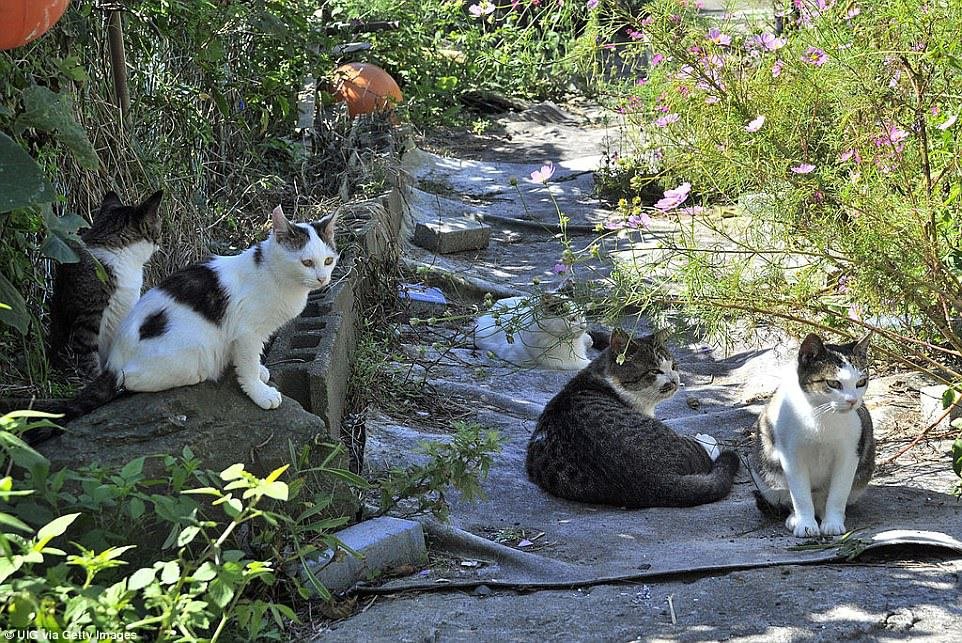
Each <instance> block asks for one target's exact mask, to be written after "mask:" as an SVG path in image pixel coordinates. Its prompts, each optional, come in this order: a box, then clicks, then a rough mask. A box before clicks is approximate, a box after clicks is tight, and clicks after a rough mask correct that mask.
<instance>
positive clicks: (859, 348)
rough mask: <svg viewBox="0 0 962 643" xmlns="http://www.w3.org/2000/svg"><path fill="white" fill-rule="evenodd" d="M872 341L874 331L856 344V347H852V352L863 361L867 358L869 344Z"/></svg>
mask: <svg viewBox="0 0 962 643" xmlns="http://www.w3.org/2000/svg"><path fill="white" fill-rule="evenodd" d="M871 339H872V331H869V332H868V334H867V335H865V337H863V338H862V339H860V340H858V341H857V342H855V345H854V346H852V352H853V353H854V354H855V355H857V356H858V357H861V358H862V359H865V358H867V357H868V344H869V341H870V340H871Z"/></svg>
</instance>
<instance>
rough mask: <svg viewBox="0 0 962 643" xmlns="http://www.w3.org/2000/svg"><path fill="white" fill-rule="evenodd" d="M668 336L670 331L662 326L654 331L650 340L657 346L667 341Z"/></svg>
mask: <svg viewBox="0 0 962 643" xmlns="http://www.w3.org/2000/svg"><path fill="white" fill-rule="evenodd" d="M669 337H671V331H670V330H668V329H667V328H662V329H660V330H656V331H655V334H654V335H652V336H651V341H652V342H654V343H655V344H656V345H657V346H664V345H665V344H666V343H667V342H668V338H669Z"/></svg>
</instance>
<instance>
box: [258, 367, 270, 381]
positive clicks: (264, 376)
mask: <svg viewBox="0 0 962 643" xmlns="http://www.w3.org/2000/svg"><path fill="white" fill-rule="evenodd" d="M260 367H261V370H260V372H258V374H257V377H259V378H260V380H261V381H262V382H264V384H267V383H268V382H269V381H270V380H271V372H270V371H269V370H267V367H266V366H264V365H263V364H261V365H260Z"/></svg>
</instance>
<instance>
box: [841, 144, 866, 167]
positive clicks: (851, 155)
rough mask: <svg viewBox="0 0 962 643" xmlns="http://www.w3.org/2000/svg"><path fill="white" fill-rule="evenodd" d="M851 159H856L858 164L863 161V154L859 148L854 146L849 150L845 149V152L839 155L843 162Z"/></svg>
mask: <svg viewBox="0 0 962 643" xmlns="http://www.w3.org/2000/svg"><path fill="white" fill-rule="evenodd" d="M849 159H854V160H855V163H856V164H858V163H861V162H862V157H861V155H860V154H859V153H858V150H857V149H855V148H854V147H853V148H851V149H849V150H845V151H844V152H842V153H841V154H839V155H838V160H839V161H841V162H842V163H845V162H846V161H848V160H849Z"/></svg>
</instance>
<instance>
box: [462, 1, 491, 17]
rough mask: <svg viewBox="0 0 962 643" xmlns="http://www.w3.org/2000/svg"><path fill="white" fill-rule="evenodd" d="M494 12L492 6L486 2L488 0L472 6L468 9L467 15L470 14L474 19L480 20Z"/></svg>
mask: <svg viewBox="0 0 962 643" xmlns="http://www.w3.org/2000/svg"><path fill="white" fill-rule="evenodd" d="M493 12H494V4H492V3H491V2H488V0H481V2H480V3H478V4H473V5H471V6H470V7H468V13H470V14H471V15H472V16H474V17H475V18H481V17H483V16H486V15H488V14H490V13H493Z"/></svg>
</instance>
